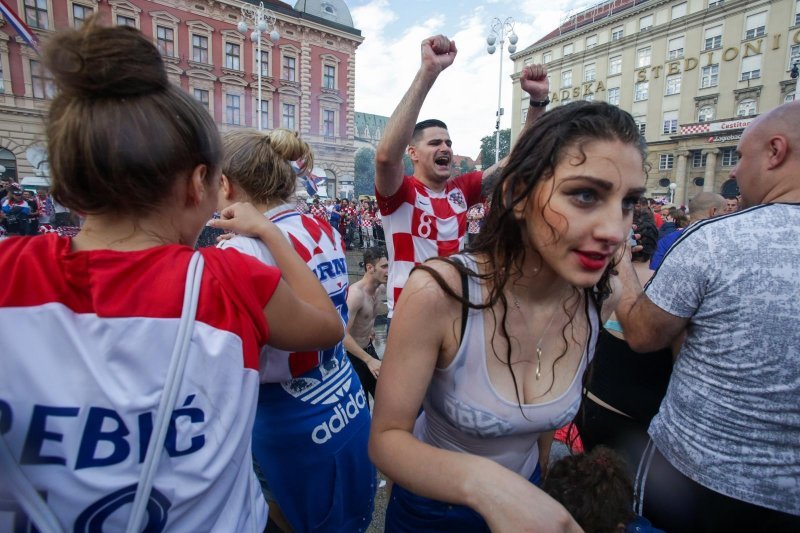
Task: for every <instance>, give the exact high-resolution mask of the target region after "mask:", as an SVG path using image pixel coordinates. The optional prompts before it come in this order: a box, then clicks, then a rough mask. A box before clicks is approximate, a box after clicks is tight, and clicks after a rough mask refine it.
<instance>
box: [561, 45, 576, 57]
mask: <svg viewBox="0 0 800 533" xmlns="http://www.w3.org/2000/svg"><path fill="white" fill-rule="evenodd" d="M562 50H563V53H562V55H564V56H568V55H570V54H571V53H572V52H573V51H574V50H575V46H574V45H573V44H572V43H569V44H565V45H564V48H563V49H562Z"/></svg>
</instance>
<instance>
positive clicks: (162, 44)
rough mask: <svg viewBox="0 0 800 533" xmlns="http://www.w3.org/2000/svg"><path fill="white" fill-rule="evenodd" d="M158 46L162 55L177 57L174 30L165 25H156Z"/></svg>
mask: <svg viewBox="0 0 800 533" xmlns="http://www.w3.org/2000/svg"><path fill="white" fill-rule="evenodd" d="M156 46H157V47H158V51H159V52H161V55H162V56H167V57H175V32H174V30H173V29H172V28H167V27H164V26H156Z"/></svg>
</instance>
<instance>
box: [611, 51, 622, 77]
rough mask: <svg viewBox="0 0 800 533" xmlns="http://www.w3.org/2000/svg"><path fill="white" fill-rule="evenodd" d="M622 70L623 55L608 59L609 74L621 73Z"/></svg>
mask: <svg viewBox="0 0 800 533" xmlns="http://www.w3.org/2000/svg"><path fill="white" fill-rule="evenodd" d="M621 72H622V56H613V57H611V58H609V60H608V75H609V76H613V75H614V74H620V73H621Z"/></svg>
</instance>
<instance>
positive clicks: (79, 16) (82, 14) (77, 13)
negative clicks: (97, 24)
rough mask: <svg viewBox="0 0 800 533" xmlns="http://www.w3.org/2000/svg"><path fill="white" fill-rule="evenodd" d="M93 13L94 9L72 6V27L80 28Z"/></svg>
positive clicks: (77, 5) (78, 5)
mask: <svg viewBox="0 0 800 533" xmlns="http://www.w3.org/2000/svg"><path fill="white" fill-rule="evenodd" d="M93 13H94V9H92V8H91V7H86V6H84V5H81V4H72V26H73V27H75V28H80V27H81V26H83V25H84V23H85V22H86V19H88V18H89V17H91V16H92V14H93Z"/></svg>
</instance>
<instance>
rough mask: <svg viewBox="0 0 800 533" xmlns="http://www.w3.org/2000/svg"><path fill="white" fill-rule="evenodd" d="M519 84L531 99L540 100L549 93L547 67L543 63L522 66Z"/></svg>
mask: <svg viewBox="0 0 800 533" xmlns="http://www.w3.org/2000/svg"><path fill="white" fill-rule="evenodd" d="M519 84H520V86H521V87H522V90H523V91H525V92H526V93H528V94H529V95H530V97H531V100H533V101H537V102H540V101H542V100H544V99H545V98H547V97H548V96H549V95H550V81H549V80H548V79H547V67H545V66H544V65H540V64H536V65H528V66H526V67H525V68H523V69H522V72H521V73H520V76H519Z"/></svg>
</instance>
